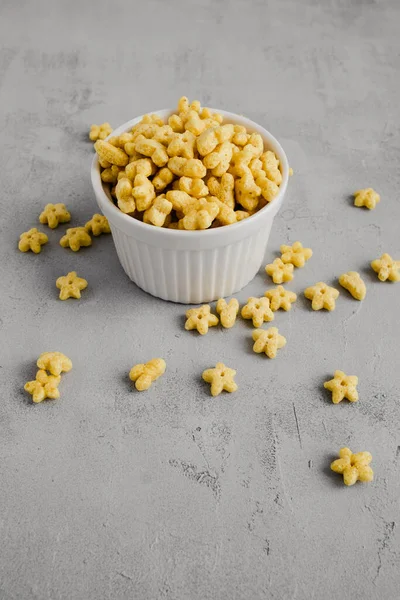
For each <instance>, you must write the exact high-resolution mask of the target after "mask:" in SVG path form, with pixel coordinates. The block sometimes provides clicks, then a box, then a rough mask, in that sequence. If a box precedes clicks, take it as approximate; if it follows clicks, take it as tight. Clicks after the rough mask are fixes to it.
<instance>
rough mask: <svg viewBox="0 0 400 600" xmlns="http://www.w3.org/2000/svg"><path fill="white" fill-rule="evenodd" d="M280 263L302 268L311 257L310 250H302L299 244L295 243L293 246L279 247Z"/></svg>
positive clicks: (301, 245)
mask: <svg viewBox="0 0 400 600" xmlns="http://www.w3.org/2000/svg"><path fill="white" fill-rule="evenodd" d="M281 253H282V257H281V258H282V262H284V263H291V264H292V265H293V266H294V267H300V268H301V267H304V265H305V264H306V262H307V261H308V260H309V259H310V258H311V257H312V250H311V248H303V244H302V243H301V242H295V243H294V244H293V246H285V245H282V246H281Z"/></svg>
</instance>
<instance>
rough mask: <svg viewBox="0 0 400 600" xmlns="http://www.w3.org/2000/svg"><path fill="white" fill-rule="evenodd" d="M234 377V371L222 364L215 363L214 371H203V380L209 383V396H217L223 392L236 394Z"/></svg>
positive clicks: (236, 387)
mask: <svg viewBox="0 0 400 600" xmlns="http://www.w3.org/2000/svg"><path fill="white" fill-rule="evenodd" d="M235 375H236V371H235V369H230V368H229V367H227V366H225V365H224V363H220V362H219V363H217V364H216V365H215V368H214V369H206V370H205V371H203V379H204V381H206V382H207V383H211V395H212V396H218V395H219V394H220V393H221V392H222V391H223V390H225V391H226V392H236V390H237V389H238V386H237V384H236V383H235V381H234V377H235Z"/></svg>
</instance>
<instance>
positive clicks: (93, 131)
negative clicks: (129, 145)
mask: <svg viewBox="0 0 400 600" xmlns="http://www.w3.org/2000/svg"><path fill="white" fill-rule="evenodd" d="M112 130H113V129H112V127H111V125H110V123H102V124H101V125H91V126H90V132H89V138H90V139H91V140H92V142H97V140H105V139H106V137H108V136H109V135H110V133H112Z"/></svg>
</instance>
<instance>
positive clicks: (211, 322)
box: [185, 304, 219, 335]
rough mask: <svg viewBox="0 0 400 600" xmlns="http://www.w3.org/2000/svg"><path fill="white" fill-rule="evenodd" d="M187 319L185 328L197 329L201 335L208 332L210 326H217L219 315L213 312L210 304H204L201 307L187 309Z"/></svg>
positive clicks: (188, 329)
mask: <svg viewBox="0 0 400 600" xmlns="http://www.w3.org/2000/svg"><path fill="white" fill-rule="evenodd" d="M186 319H187V320H186V323H185V329H186V330H187V331H190V330H192V329H197V331H198V332H199V333H200V334H201V335H204V334H205V333H207V332H208V328H209V327H215V325H218V323H219V320H218V317H217V316H216V315H212V314H211V309H210V305H209V304H203V306H200V307H199V308H189V310H187V311H186Z"/></svg>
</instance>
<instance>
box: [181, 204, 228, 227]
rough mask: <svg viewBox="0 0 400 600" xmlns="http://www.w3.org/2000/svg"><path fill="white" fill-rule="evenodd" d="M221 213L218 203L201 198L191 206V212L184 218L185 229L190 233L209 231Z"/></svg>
mask: <svg viewBox="0 0 400 600" xmlns="http://www.w3.org/2000/svg"><path fill="white" fill-rule="evenodd" d="M219 211H220V207H219V206H218V204H217V203H216V202H213V201H208V200H207V199H206V198H200V199H198V200H197V202H196V203H195V204H193V205H192V206H190V208H189V211H188V212H187V214H185V216H184V217H183V219H182V224H183V228H184V229H186V230H189V231H194V230H197V229H208V228H209V227H210V225H211V223H212V222H213V220H214V219H215V217H216V216H217V215H218V213H219Z"/></svg>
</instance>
